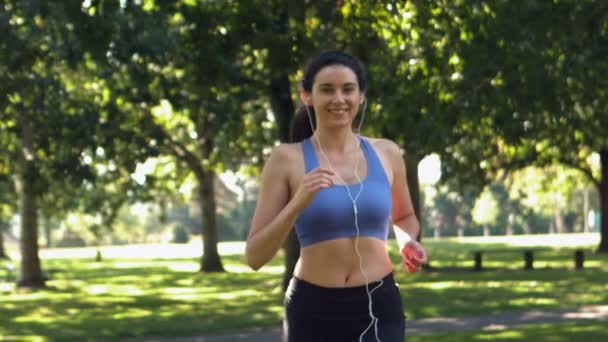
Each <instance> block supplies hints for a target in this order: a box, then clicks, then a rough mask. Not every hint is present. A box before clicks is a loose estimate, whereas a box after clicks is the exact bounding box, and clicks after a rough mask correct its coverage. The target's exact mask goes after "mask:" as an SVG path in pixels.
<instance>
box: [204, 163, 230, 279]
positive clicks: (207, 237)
mask: <svg viewBox="0 0 608 342" xmlns="http://www.w3.org/2000/svg"><path fill="white" fill-rule="evenodd" d="M198 181H199V184H200V186H199V204H200V206H201V215H202V216H203V217H202V219H203V220H202V222H203V229H202V231H203V234H202V237H203V256H202V259H201V272H224V266H222V261H221V259H220V254H219V253H218V250H217V243H218V234H217V224H216V205H215V196H214V194H215V172H214V171H213V170H204V171H203V172H202V175H200V179H199V180H198Z"/></svg>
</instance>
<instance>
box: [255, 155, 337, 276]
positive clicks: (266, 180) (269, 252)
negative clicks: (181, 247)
mask: <svg viewBox="0 0 608 342" xmlns="http://www.w3.org/2000/svg"><path fill="white" fill-rule="evenodd" d="M289 154H290V152H289V146H287V145H280V146H277V147H275V148H274V149H273V151H272V154H271V155H270V158H269V159H268V161H267V162H266V165H265V166H264V170H263V171H262V184H261V186H260V193H259V195H258V201H257V205H256V208H255V212H254V214H253V218H252V220H251V227H250V230H249V236H248V237H247V246H246V248H245V257H246V259H247V264H248V265H249V266H250V267H251V268H253V269H254V270H256V271H257V270H258V269H260V268H261V267H262V266H264V265H265V264H266V263H267V262H268V261H270V259H272V257H274V255H275V254H276V253H277V251H278V250H279V249H280V248H281V246H282V245H283V242H285V239H286V238H287V235H288V234H289V232H290V230H291V229H292V227H293V226H294V224H295V222H296V219H297V217H298V215H299V214H300V212H301V211H302V210H304V208H306V206H307V205H308V203H310V201H311V200H312V198H313V196H314V194H316V193H317V192H318V191H319V190H320V189H321V188H326V187H329V186H331V185H332V181H331V178H330V175H331V172H329V171H327V170H322V169H316V170H313V171H311V172H310V173H308V174H306V175H305V176H304V177H303V179H302V184H301V185H300V187H299V188H298V190H297V191H296V193H295V194H294V196H293V197H292V198H291V200H290V199H289V177H288V176H289V165H290V164H291V163H290V160H289V159H290V155H289Z"/></svg>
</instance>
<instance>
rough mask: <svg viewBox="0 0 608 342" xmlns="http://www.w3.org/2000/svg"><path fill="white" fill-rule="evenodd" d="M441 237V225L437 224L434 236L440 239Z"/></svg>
mask: <svg viewBox="0 0 608 342" xmlns="http://www.w3.org/2000/svg"><path fill="white" fill-rule="evenodd" d="M440 237H441V227H439V226H435V229H434V231H433V238H434V239H439V238H440Z"/></svg>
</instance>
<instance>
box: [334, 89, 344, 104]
mask: <svg viewBox="0 0 608 342" xmlns="http://www.w3.org/2000/svg"><path fill="white" fill-rule="evenodd" d="M345 98H346V95H345V94H344V92H342V90H338V91H336V92H335V95H334V102H338V103H344V102H345Z"/></svg>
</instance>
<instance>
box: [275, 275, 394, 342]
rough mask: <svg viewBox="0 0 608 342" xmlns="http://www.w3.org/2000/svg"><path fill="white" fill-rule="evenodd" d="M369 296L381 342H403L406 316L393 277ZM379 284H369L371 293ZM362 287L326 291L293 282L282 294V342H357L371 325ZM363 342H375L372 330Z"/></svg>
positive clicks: (303, 283) (309, 284)
mask: <svg viewBox="0 0 608 342" xmlns="http://www.w3.org/2000/svg"><path fill="white" fill-rule="evenodd" d="M382 281H383V284H382V286H380V287H379V288H378V289H376V290H375V291H374V292H373V293H372V303H373V306H372V308H373V309H372V310H373V312H374V316H376V317H378V337H379V338H380V341H382V342H403V341H405V316H404V315H403V305H402V303H401V295H400V294H399V288H398V287H397V285H396V284H395V280H394V279H393V275H392V273H391V274H389V275H387V276H386V277H384V279H382ZM378 284H379V282H373V283H370V284H369V289H370V291H371V290H372V289H373V288H374V287H375V286H377V285H378ZM368 303H369V302H368V297H367V291H366V290H365V286H357V287H344V288H328V287H322V286H319V285H315V284H312V283H310V282H307V281H305V280H302V279H298V278H296V277H294V278H292V279H291V281H290V283H289V287H288V288H287V292H286V293H285V319H284V321H283V342H324V341H328V342H329V341H331V342H358V341H359V336H360V335H361V333H363V331H364V330H365V329H366V328H367V327H368V325H369V324H370V322H371V317H370V316H369V307H368ZM362 341H365V342H376V333H375V330H374V326H373V325H372V327H371V328H370V329H369V330H368V331H367V332H366V333H365V335H364V336H363V339H362Z"/></svg>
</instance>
